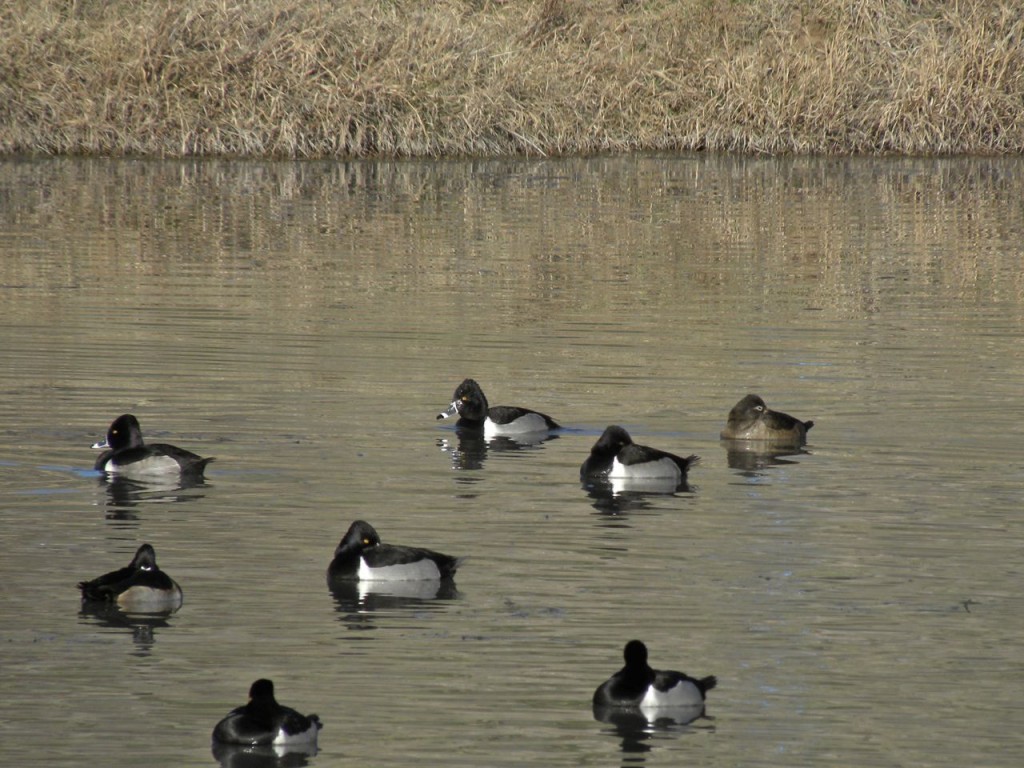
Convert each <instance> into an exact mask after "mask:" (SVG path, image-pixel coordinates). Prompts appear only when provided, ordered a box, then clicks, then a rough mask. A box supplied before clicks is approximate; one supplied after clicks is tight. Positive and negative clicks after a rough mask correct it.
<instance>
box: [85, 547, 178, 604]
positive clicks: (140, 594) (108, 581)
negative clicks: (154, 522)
mask: <svg viewBox="0 0 1024 768" xmlns="http://www.w3.org/2000/svg"><path fill="white" fill-rule="evenodd" d="M78 588H79V589H80V590H81V591H82V600H84V601H87V602H102V603H114V604H116V605H118V606H119V607H121V608H123V609H124V610H126V611H134V612H140V613H147V612H161V611H174V610H177V609H178V608H180V607H181V603H182V592H181V587H179V586H178V583H177V582H176V581H175V580H174V579H172V578H171V577H170V576H168V575H167V574H166V573H164V572H163V571H161V570H160V568H159V567H158V566H157V564H156V551H155V550H154V549H153V547H152V545H150V544H143V545H142V546H140V547H139V548H138V549H137V550H136V551H135V556H134V557H133V558H132V561H131V562H130V563H129V564H128V565H126V566H125V567H124V568H119V569H118V570H116V571H111V572H110V573H105V574H103V575H102V576H98V577H96V578H95V579H92V580H91V581H80V582H79V583H78Z"/></svg>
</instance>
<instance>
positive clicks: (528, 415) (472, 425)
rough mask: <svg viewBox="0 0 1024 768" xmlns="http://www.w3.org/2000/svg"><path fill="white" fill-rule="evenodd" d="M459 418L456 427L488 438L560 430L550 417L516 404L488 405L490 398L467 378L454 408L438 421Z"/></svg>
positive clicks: (456, 392) (460, 387)
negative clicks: (480, 432) (480, 433)
mask: <svg viewBox="0 0 1024 768" xmlns="http://www.w3.org/2000/svg"><path fill="white" fill-rule="evenodd" d="M456 413H457V414H458V415H459V420H458V421H457V422H456V424H455V426H457V427H462V428H465V429H474V430H483V432H484V435H485V436H486V437H490V436H492V435H493V436H498V435H522V434H529V433H532V432H549V431H551V430H554V429H561V427H560V425H559V424H558V423H557V422H556V421H555V420H554V419H552V418H551V417H550V416H548V415H547V414H543V413H540V412H539V411H532V410H530V409H529V408H521V407H519V406H514V405H495V406H493V407H491V406H488V404H487V397H486V396H485V395H484V391H483V390H482V389H481V388H480V385H479V384H477V383H476V381H475V380H473V379H465V380H464V381H463V382H462V383H461V384H459V386H457V387H456V388H455V395H454V396H453V397H452V402H451V405H449V406H448V408H447V410H444V411H441V413H439V414H437V418H438V419H447V418H448V417H449V416H454V415H455V414H456Z"/></svg>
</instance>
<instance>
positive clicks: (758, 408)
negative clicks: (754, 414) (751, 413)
mask: <svg viewBox="0 0 1024 768" xmlns="http://www.w3.org/2000/svg"><path fill="white" fill-rule="evenodd" d="M754 410H755V411H763V410H764V406H763V405H755V406H754Z"/></svg>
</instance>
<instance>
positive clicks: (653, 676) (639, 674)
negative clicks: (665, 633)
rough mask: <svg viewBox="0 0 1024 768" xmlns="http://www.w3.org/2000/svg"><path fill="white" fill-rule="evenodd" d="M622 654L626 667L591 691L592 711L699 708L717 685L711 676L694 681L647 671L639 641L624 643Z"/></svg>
mask: <svg viewBox="0 0 1024 768" xmlns="http://www.w3.org/2000/svg"><path fill="white" fill-rule="evenodd" d="M622 655H623V657H624V658H625V661H626V665H625V666H624V667H623V668H622V669H620V670H619V671H618V672H616V673H615V674H614V675H612V676H611V677H610V678H608V679H607V680H606V681H605V682H603V683H601V685H599V686H598V687H597V690H596V691H594V700H593V704H594V707H595V708H599V707H630V708H639V709H660V708H669V707H678V708H684V707H686V708H700V709H703V707H704V699H705V697H706V695H707V692H708V691H710V690H711V689H712V688H714V687H715V686H716V685H717V684H718V679H717V678H716V677H715V676H714V675H709V676H708V677H702V678H696V677H690V676H689V675H687V674H684V673H682V672H676V671H674V670H667V669H666V670H659V669H651V667H650V665H649V664H648V663H647V646H646V645H644V643H643V642H642V641H640V640H630V641H629V642H628V643H626V647H625V649H623V654H622Z"/></svg>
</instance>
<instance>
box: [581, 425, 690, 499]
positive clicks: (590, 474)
mask: <svg viewBox="0 0 1024 768" xmlns="http://www.w3.org/2000/svg"><path fill="white" fill-rule="evenodd" d="M698 461H700V458H699V457H698V456H687V457H685V458H683V457H682V456H676V455H675V454H674V453H668V452H666V451H661V450H658V449H657V448H650V447H648V446H646V445H637V444H636V443H634V442H633V439H632V438H631V437H630V436H629V433H628V432H627V431H626V430H625V429H623V428H622V427H618V426H615V425H612V426H610V427H608V428H607V429H605V431H604V433H603V434H602V435H601V437H599V438H598V440H597V442H596V443H594V446H593V447H592V448H591V449H590V456H588V457H587V459H586V461H584V462H583V464H582V466H581V467H580V479H581V480H582V481H584V482H587V481H588V480H589V481H595V480H596V481H612V482H615V481H622V486H623V487H622V490H638V491H643V490H645V489H644V485H647V486H648V487H649V488H650V489H651V491H652V492H656V493H665V492H669V493H671V492H672V491H674V490H676V489H677V488H679V487H680V486H685V484H686V475H687V472H688V471H689V469H690V467H692V466H693V465H694V464H696V463H697V462H698ZM630 485H632V486H633V487H632V488H631V487H629V486H630Z"/></svg>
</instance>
